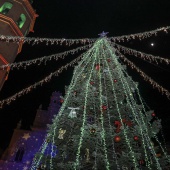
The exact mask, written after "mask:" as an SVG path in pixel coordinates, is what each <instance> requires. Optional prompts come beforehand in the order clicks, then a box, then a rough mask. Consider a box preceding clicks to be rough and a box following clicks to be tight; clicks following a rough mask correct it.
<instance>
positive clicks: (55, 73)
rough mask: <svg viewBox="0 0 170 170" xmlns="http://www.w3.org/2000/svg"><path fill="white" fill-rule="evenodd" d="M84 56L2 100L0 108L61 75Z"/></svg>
mask: <svg viewBox="0 0 170 170" xmlns="http://www.w3.org/2000/svg"><path fill="white" fill-rule="evenodd" d="M82 57H83V54H82V55H80V56H79V57H77V58H76V59H74V60H72V61H71V62H70V63H67V64H66V65H65V66H62V67H60V68H59V69H58V70H56V71H55V72H53V73H50V74H49V75H48V76H46V77H45V78H44V79H42V80H40V81H39V82H36V83H34V84H33V85H30V86H29V87H27V88H25V89H23V90H21V91H20V92H18V93H16V94H14V95H13V96H11V97H9V98H7V99H4V100H1V101H0V108H2V107H3V105H4V104H7V105H9V104H10V103H11V102H12V101H15V100H16V99H17V98H19V97H21V96H23V95H24V94H27V93H29V92H31V90H33V89H35V88H36V87H37V86H42V85H43V84H44V83H47V82H49V81H50V80H51V79H52V77H53V76H59V74H60V73H62V71H63V70H64V69H65V70H67V68H68V67H69V66H72V67H73V66H74V65H75V64H76V63H77V62H78V61H79V60H80V59H81V58H82Z"/></svg>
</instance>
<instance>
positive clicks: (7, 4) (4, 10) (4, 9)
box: [0, 2, 13, 15]
mask: <svg viewBox="0 0 170 170" xmlns="http://www.w3.org/2000/svg"><path fill="white" fill-rule="evenodd" d="M12 6H13V5H12V4H11V3H10V2H5V3H4V4H3V5H2V6H1V7H0V12H1V13H2V14H4V15H5V14H7V13H8V12H9V10H10V9H11V8H12Z"/></svg>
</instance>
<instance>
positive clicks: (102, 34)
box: [98, 31, 109, 37]
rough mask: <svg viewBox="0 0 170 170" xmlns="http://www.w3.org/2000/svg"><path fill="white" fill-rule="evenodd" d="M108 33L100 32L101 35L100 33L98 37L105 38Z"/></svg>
mask: <svg viewBox="0 0 170 170" xmlns="http://www.w3.org/2000/svg"><path fill="white" fill-rule="evenodd" d="M108 33H109V32H104V31H103V32H102V33H100V34H98V35H99V36H100V37H106V35H107V34H108Z"/></svg>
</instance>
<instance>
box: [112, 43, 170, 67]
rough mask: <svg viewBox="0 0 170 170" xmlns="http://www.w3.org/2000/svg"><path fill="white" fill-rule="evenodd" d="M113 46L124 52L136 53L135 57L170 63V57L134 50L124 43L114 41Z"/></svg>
mask: <svg viewBox="0 0 170 170" xmlns="http://www.w3.org/2000/svg"><path fill="white" fill-rule="evenodd" d="M112 44H113V46H115V47H116V48H117V49H118V50H119V51H122V52H123V53H124V54H129V55H134V56H135V57H138V58H141V59H142V60H149V61H150V62H156V64H158V62H160V63H163V62H164V63H166V64H167V65H168V64H169V63H170V59H168V58H162V57H159V56H154V55H152V54H146V53H143V52H140V51H137V50H133V49H131V48H127V47H124V46H122V45H119V44H117V43H112Z"/></svg>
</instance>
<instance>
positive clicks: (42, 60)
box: [0, 44, 93, 70]
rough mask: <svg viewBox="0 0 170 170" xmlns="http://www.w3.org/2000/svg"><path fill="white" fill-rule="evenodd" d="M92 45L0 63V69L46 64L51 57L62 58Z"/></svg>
mask: <svg viewBox="0 0 170 170" xmlns="http://www.w3.org/2000/svg"><path fill="white" fill-rule="evenodd" d="M92 45H93V44H89V45H86V46H81V47H78V48H75V49H72V50H68V51H64V52H62V53H57V54H52V55H49V56H44V57H40V58H36V59H32V60H27V61H21V62H18V63H11V64H6V65H2V66H0V69H3V70H4V69H5V68H8V67H10V69H13V68H17V69H20V68H24V69H26V68H27V67H28V66H31V65H32V64H37V65H40V64H42V63H45V64H46V62H47V61H51V60H52V59H55V60H56V61H57V60H58V59H59V58H61V59H64V58H65V57H66V56H67V55H69V54H71V55H74V54H75V53H78V52H79V51H83V50H87V49H88V48H90V47H91V46H92Z"/></svg>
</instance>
